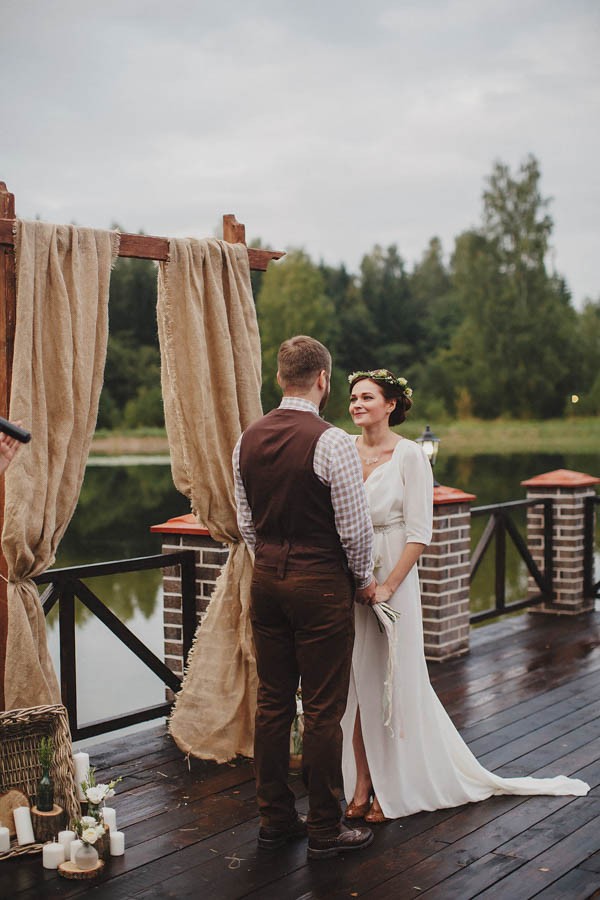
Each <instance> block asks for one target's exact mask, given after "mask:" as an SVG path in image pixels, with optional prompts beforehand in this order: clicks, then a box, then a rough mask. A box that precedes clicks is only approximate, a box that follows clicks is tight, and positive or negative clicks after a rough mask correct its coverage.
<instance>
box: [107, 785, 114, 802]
mask: <svg viewBox="0 0 600 900" xmlns="http://www.w3.org/2000/svg"><path fill="white" fill-rule="evenodd" d="M114 796H115V792H114V791H113V789H112V788H109V789H108V790H107V792H106V798H107V799H108V798H109V797H114Z"/></svg>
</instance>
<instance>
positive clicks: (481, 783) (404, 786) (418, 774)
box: [342, 439, 589, 818]
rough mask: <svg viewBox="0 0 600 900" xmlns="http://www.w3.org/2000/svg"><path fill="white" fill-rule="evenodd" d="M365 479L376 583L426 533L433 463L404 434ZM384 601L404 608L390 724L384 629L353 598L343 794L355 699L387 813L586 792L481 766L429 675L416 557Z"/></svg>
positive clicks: (350, 774) (351, 776) (350, 768)
mask: <svg viewBox="0 0 600 900" xmlns="http://www.w3.org/2000/svg"><path fill="white" fill-rule="evenodd" d="M365 487H366V490H367V495H368V499H369V506H370V511H371V517H372V520H373V526H374V529H375V541H374V561H375V577H376V578H377V580H378V581H379V582H380V583H381V582H383V581H384V580H385V578H386V577H387V575H388V573H389V572H390V571H391V570H392V569H393V568H394V566H395V564H396V563H397V562H398V559H399V557H400V554H401V552H402V550H403V548H404V545H405V543H406V542H410V541H415V542H419V543H423V544H429V543H430V541H431V524H432V474H431V466H430V465H429V461H428V459H427V457H426V456H425V454H424V453H423V451H422V450H421V448H420V447H419V446H418V445H417V444H415V443H414V442H413V441H409V440H406V439H402V440H400V441H399V443H398V444H397V445H396V447H395V449H394V452H393V455H392V457H391V459H390V460H389V461H388V462H386V463H384V464H383V465H381V466H379V467H378V468H376V469H374V470H373V472H371V474H370V475H369V477H368V478H367V480H366V482H365ZM389 602H390V605H391V606H393V607H394V608H395V609H397V610H399V611H400V613H401V616H400V619H399V620H398V621H397V622H396V624H395V625H394V626H393V628H394V630H395V642H396V643H395V648H391V652H392V653H393V654H394V660H393V662H394V666H393V669H394V677H393V684H392V700H391V703H392V705H391V720H390V725H389V727H387V726H385V725H384V715H382V703H383V697H384V692H385V687H384V682H385V680H386V675H387V672H388V642H387V637H386V634H385V633H382V632H380V630H379V628H378V625H377V619H376V617H375V615H374V614H373V611H372V610H371V609H370V608H369V607H366V606H359V605H358V604H357V605H355V610H356V612H355V624H356V637H355V642H354V653H353V658H352V675H351V678H350V691H349V696H348V705H347V708H346V712H345V715H344V718H343V720H342V728H343V731H344V750H343V773H344V793H345V796H346V800H347V801H348V802H350V800H351V799H352V797H353V795H354V788H355V785H356V766H355V762H354V753H353V751H352V731H353V728H354V721H355V718H356V710H357V705H358V706H360V715H361V722H362V733H363V738H364V743H365V749H366V753H367V759H368V762H369V769H370V772H371V777H372V781H373V789H374V791H375V793H376V795H377V798H378V800H379V802H380V804H381V808H382V810H383V812H384V814H385V815H386V816H387V817H388V818H398V817H399V816H408V815H411V814H412V813H416V812H419V811H420V810H434V809H441V808H443V807H451V806H460V805H461V804H463V803H467V802H470V801H477V800H485V799H486V798H487V797H490V796H492V795H493V794H530V795H533V794H573V795H576V796H584V795H585V794H587V792H588V790H589V786H588V785H587V784H586V783H585V782H584V781H580V780H579V779H576V778H566V777H564V776H558V777H556V778H500V777H499V776H497V775H494V774H492V773H491V772H488V771H487V770H486V769H484V768H483V766H481V765H480V764H479V763H478V762H477V760H476V759H475V757H474V756H473V754H472V753H471V751H470V750H469V748H468V747H467V745H466V744H465V742H464V741H463V739H462V738H461V736H460V734H459V733H458V731H457V730H456V728H455V727H454V725H453V724H452V721H451V720H450V718H449V716H448V715H447V713H446V711H445V710H444V708H443V706H442V704H441V703H440V701H439V700H438V698H437V696H436V694H435V692H434V690H433V688H432V687H431V684H430V682H429V675H428V672H427V666H426V663H425V655H424V650H423V627H422V622H421V598H420V590H419V577H418V571H417V566H416V565H415V566H413V568H412V570H411V571H410V572H409V574H408V576H407V577H406V578H405V580H404V581H403V583H402V584H401V585H400V587H399V588H398V590H397V591H396V592H395V594H394V595H393V597H392V598H391V600H390V601H389Z"/></svg>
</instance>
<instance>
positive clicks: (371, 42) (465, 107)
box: [0, 0, 600, 301]
mask: <svg viewBox="0 0 600 900" xmlns="http://www.w3.org/2000/svg"><path fill="white" fill-rule="evenodd" d="M5 6H6V9H5V11H4V13H3V18H4V20H5V28H4V29H3V33H2V36H1V37H0V42H1V44H2V57H1V58H2V59H3V66H4V67H5V77H8V74H10V83H11V91H10V92H8V93H7V94H5V98H4V107H5V111H4V116H5V118H4V121H5V122H9V123H10V132H11V139H10V140H9V141H5V142H4V147H3V151H2V169H1V171H0V177H2V178H4V179H5V180H6V181H7V183H8V185H9V188H10V189H11V190H14V192H15V194H16V196H17V207H18V212H19V214H20V215H23V216H33V215H35V214H36V213H39V214H40V215H41V216H42V217H43V218H45V219H50V220H55V221H57V220H58V221H70V220H76V221H78V222H81V223H82V224H93V225H97V226H99V227H104V226H108V225H109V224H111V223H112V222H113V221H115V220H117V221H118V222H120V223H122V225H123V226H125V227H128V228H130V229H132V230H136V229H137V228H144V229H145V230H146V231H148V232H150V233H156V234H172V235H181V234H196V235H202V234H209V233H212V232H213V229H214V226H215V224H216V222H217V221H218V219H219V217H220V215H221V213H223V212H235V213H236V214H237V216H238V219H240V220H241V221H245V222H246V224H247V227H248V233H249V234H250V235H255V236H260V237H262V238H263V239H264V240H266V241H268V242H270V243H271V244H272V245H278V246H279V245H298V246H304V247H305V248H306V249H307V250H308V252H310V253H311V255H312V256H313V257H316V258H320V257H323V258H324V259H326V260H327V261H329V262H332V263H337V262H341V261H344V262H345V263H346V264H347V265H348V266H349V268H351V269H356V268H357V266H358V263H359V261H360V257H361V255H362V254H363V253H365V252H368V251H369V250H370V249H371V247H372V246H373V244H375V243H382V244H391V243H396V244H398V246H399V249H400V252H401V253H402V255H403V256H404V257H405V259H407V260H408V261H409V262H412V261H414V260H416V259H417V258H418V257H419V256H420V255H421V253H422V252H423V251H424V250H425V248H426V245H427V242H428V240H429V238H430V237H431V236H432V235H434V234H438V235H440V236H441V237H442V239H443V242H444V246H445V249H446V251H447V252H449V251H450V250H451V246H452V241H453V238H454V237H455V236H456V235H457V234H458V233H459V232H460V231H462V230H463V229H465V228H468V227H470V226H471V225H473V224H475V223H476V222H477V221H478V220H479V217H480V211H481V204H480V197H481V192H482V189H483V185H484V178H485V176H486V175H487V174H489V172H490V171H491V166H492V163H493V161H494V160H495V159H502V160H503V161H506V162H507V163H508V164H510V165H511V166H516V165H517V164H518V163H519V162H520V161H521V160H522V159H523V158H524V157H525V156H526V155H527V154H528V153H529V152H533V153H534V154H535V155H536V156H537V157H538V159H539V160H540V163H541V168H542V176H543V183H542V189H543V192H544V194H546V195H551V196H553V197H554V202H553V206H552V209H551V211H552V214H553V216H554V218H555V221H556V232H555V246H556V262H557V265H558V267H559V269H560V270H561V271H562V272H563V273H564V274H565V275H566V277H567V280H568V282H569V283H570V285H571V286H572V287H573V289H574V292H575V296H576V299H577V300H578V301H581V299H582V298H583V296H584V295H585V294H594V295H598V294H599V293H600V263H599V262H596V257H597V256H598V254H597V253H596V252H595V251H594V250H591V248H593V247H595V246H597V243H598V237H599V235H598V231H599V226H598V225H597V214H596V212H597V209H598V199H599V198H598V189H596V188H595V187H594V186H595V185H596V184H597V177H596V165H597V164H596V159H597V156H598V99H599V82H598V69H597V63H596V58H597V55H598V36H599V32H600V27H599V25H600V12H599V11H598V8H597V6H596V4H595V3H592V2H588V0H574V2H572V3H571V4H569V5H568V6H567V5H565V4H564V3H560V2H558V0H543V2H542V0H522V2H519V3H517V2H516V0H506V2H505V3H503V4H497V5H495V6H492V5H490V4H482V3H480V2H476V0H449V2H447V3H444V2H441V0H439V2H438V0H421V2H420V3H418V4H416V3H407V2H399V3H398V2H395V3H391V2H384V0H373V2H369V3H367V2H362V0H360V2H359V0H355V2H353V3H352V4H348V3H347V2H345V3H342V2H339V0H324V2H320V3H317V2H314V0H307V2H305V3H303V4H297V3H291V2H278V3H275V2H270V0H269V2H257V3H255V4H253V5H249V4H243V3H242V2H241V0H229V2H221V3H219V4H214V3H207V2H204V0H202V2H183V0H174V2H171V3H170V4H169V5H168V6H166V5H165V4H164V3H158V2H155V0H144V2H142V0H127V2H126V3H123V2H119V3H117V2H114V0H105V2H103V3H102V4H82V3H80V2H77V3H75V2H71V0H69V2H65V0H57V2H56V3H52V4H48V3H47V2H44V0H20V2H13V0H11V2H9V3H8V4H5Z"/></svg>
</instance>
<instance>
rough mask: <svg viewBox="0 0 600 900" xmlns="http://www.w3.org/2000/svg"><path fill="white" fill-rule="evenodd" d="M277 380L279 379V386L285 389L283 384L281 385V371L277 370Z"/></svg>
mask: <svg viewBox="0 0 600 900" xmlns="http://www.w3.org/2000/svg"><path fill="white" fill-rule="evenodd" d="M276 378H277V384H278V385H279V387H280V388H283V385H282V383H281V375H280V374H279V369H277V375H276Z"/></svg>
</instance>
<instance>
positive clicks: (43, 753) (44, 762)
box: [38, 736, 54, 769]
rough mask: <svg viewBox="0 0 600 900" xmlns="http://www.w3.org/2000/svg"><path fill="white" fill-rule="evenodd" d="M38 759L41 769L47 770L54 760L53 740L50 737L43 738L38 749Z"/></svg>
mask: <svg viewBox="0 0 600 900" xmlns="http://www.w3.org/2000/svg"><path fill="white" fill-rule="evenodd" d="M38 758H39V761H40V766H41V767H42V769H49V768H50V766H51V765H52V760H53V759H54V740H53V739H52V738H51V737H49V736H48V737H43V738H42V739H41V740H40V745H39V747H38Z"/></svg>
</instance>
